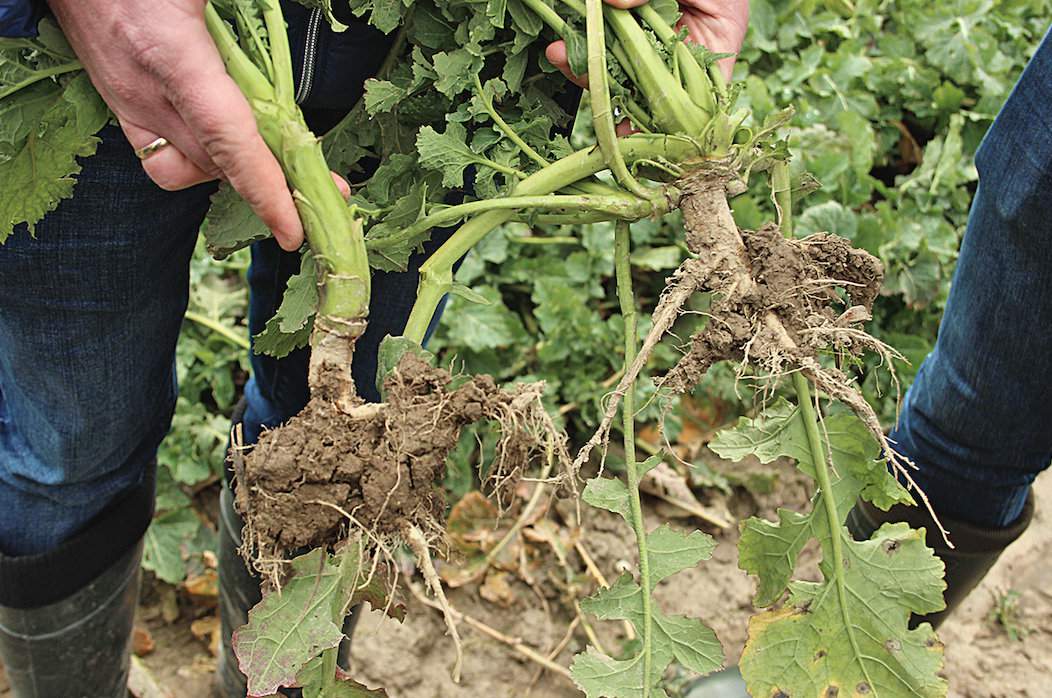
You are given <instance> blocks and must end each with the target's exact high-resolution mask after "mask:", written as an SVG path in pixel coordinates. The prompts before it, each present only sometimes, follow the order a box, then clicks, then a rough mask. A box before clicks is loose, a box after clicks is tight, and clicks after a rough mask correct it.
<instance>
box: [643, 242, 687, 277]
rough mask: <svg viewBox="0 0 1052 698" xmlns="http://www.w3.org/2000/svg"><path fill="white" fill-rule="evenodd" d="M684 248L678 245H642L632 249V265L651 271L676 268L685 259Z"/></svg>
mask: <svg viewBox="0 0 1052 698" xmlns="http://www.w3.org/2000/svg"><path fill="white" fill-rule="evenodd" d="M683 256H684V254H683V250H682V249H680V247H679V246H678V245H663V246H661V247H641V248H639V249H637V250H633V251H632V259H631V261H632V266H635V267H640V268H642V269H649V270H650V271H662V270H665V269H675V268H676V267H678V266H679V263H680V262H682V261H683Z"/></svg>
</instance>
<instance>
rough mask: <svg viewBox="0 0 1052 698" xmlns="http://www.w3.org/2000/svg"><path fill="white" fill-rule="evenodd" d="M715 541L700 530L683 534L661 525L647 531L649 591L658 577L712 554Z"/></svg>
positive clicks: (694, 563)
mask: <svg viewBox="0 0 1052 698" xmlns="http://www.w3.org/2000/svg"><path fill="white" fill-rule="evenodd" d="M715 548H716V541H715V540H713V538H712V536H710V535H708V534H707V533H703V532H702V531H691V532H690V533H685V532H683V531H677V530H675V529H673V528H672V527H670V526H669V525H668V524H664V525H662V526H659V527H658V528H656V529H654V530H653V531H651V532H650V533H648V534H647V554H648V556H649V558H650V585H651V590H653V588H654V587H656V586H657V585H658V582H660V581H661V580H662V579H666V578H668V577H671V576H672V575H674V574H676V573H677V572H682V571H683V570H686V569H690V568H692V567H694V566H695V565H697V564H698V563H699V562H701V561H702V560H708V559H709V558H710V557H712V551H713V550H714V549H715Z"/></svg>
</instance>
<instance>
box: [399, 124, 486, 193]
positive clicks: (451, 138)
mask: <svg viewBox="0 0 1052 698" xmlns="http://www.w3.org/2000/svg"><path fill="white" fill-rule="evenodd" d="M466 141H467V130H466V129H465V128H464V126H463V125H462V124H458V123H456V122H452V123H449V124H448V125H447V126H446V131H445V133H438V132H437V131H435V129H433V128H432V127H430V126H424V127H423V128H421V129H420V132H419V134H418V135H417V137H416V148H417V152H418V153H419V156H420V164H421V165H422V166H423V167H426V168H427V169H429V170H434V171H436V172H441V173H442V184H443V186H447V187H462V186H464V170H466V169H467V168H468V167H470V166H471V165H482V166H486V167H494V168H495V169H502V168H501V166H500V165H499V164H497V163H495V162H493V161H491V160H489V159H488V158H486V157H485V156H483V155H480V154H479V153H476V152H475V151H474V150H472V149H471V148H470V147H469V146H468V145H467V142H466Z"/></svg>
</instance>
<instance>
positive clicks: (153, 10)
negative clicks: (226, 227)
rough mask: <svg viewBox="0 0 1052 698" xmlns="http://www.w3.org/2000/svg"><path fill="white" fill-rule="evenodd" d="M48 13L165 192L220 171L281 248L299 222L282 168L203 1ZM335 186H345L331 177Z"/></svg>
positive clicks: (74, 3) (85, 2) (72, 5)
mask: <svg viewBox="0 0 1052 698" xmlns="http://www.w3.org/2000/svg"><path fill="white" fill-rule="evenodd" d="M49 4H50V6H51V9H52V11H53V12H54V13H55V16H56V17H57V19H58V22H59V24H60V25H61V26H62V29H63V30H64V31H65V33H66V36H67V38H68V39H69V42H70V44H71V45H72V47H73V49H74V50H75V51H76V53H77V57H78V58H79V59H80V61H81V63H83V65H84V68H85V69H86V70H87V73H88V75H89V76H90V77H91V81H92V83H94V85H95V87H96V89H98V91H99V93H100V94H101V95H102V98H103V99H104V100H105V101H106V104H107V105H109V107H110V109H111V110H112V111H113V113H114V114H115V115H116V116H117V120H118V121H119V122H120V125H121V128H122V129H123V130H124V135H125V136H126V137H127V138H128V141H129V142H130V143H131V145H132V147H133V148H135V149H137V150H138V149H141V148H143V147H144V146H147V145H148V144H150V143H153V142H154V141H156V140H157V138H159V137H162V136H163V137H164V138H165V139H166V140H167V141H168V143H169V144H170V145H168V146H164V147H161V148H160V149H158V150H156V151H155V152H154V153H153V154H151V155H149V156H147V157H146V158H145V159H143V161H142V165H143V168H144V169H145V170H146V173H147V174H148V175H149V176H150V179H152V180H153V181H154V182H155V183H156V184H157V185H158V186H160V187H161V188H163V189H167V190H169V191H175V190H179V189H185V188H187V187H190V186H193V185H195V184H200V183H201V182H207V181H210V180H213V179H217V178H222V179H225V180H227V181H229V182H230V184H231V185H232V186H233V187H234V189H236V190H237V191H238V193H239V194H241V196H242V197H243V198H244V199H245V201H247V202H248V204H249V205H250V206H251V207H252V210H253V211H255V212H256V215H258V216H259V217H260V219H261V220H262V221H263V223H265V224H266V226H267V227H268V228H270V230H271V231H272V232H273V233H274V237H275V238H276V239H277V241H278V244H280V245H281V247H283V248H284V249H286V250H294V249H297V248H298V247H299V246H300V245H301V244H302V242H303V226H302V224H301V223H300V219H299V215H298V214H297V212H296V207H295V205H294V204H293V201H292V195H291V193H290V192H289V188H288V185H287V184H286V182H285V175H284V173H283V172H282V171H281V166H280V165H279V164H278V161H277V160H276V159H275V158H274V155H273V154H272V153H271V152H270V150H269V149H268V148H267V146H266V144H265V143H264V142H263V138H262V137H261V136H260V135H259V130H258V128H257V127H256V121H255V118H254V117H253V115H252V110H251V108H250V107H249V105H248V101H247V100H246V99H245V97H244V95H243V94H242V93H241V91H240V90H239V89H238V87H237V85H236V84H235V83H234V81H233V80H232V79H231V78H230V77H229V76H228V75H227V72H226V69H225V68H224V66H223V61H222V59H221V58H220V56H219V52H218V50H217V49H216V47H215V44H214V43H213V41H212V37H211V35H210V34H209V33H208V29H207V28H206V26H205V19H204V8H205V0H123V1H122V2H113V1H112V0H50V2H49ZM337 181H338V184H342V185H343V186H342V187H341V188H344V190H345V193H348V190H347V189H346V187H347V185H346V183H344V182H343V180H341V179H338V178H337Z"/></svg>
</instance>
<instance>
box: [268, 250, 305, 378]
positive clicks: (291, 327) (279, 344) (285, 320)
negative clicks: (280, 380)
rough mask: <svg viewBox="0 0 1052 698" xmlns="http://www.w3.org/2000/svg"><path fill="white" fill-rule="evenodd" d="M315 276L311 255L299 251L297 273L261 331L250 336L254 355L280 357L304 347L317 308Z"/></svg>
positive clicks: (290, 280) (290, 279) (291, 278)
mask: <svg viewBox="0 0 1052 698" xmlns="http://www.w3.org/2000/svg"><path fill="white" fill-rule="evenodd" d="M315 277H316V270H315V265H314V257H313V255H311V253H310V252H309V251H308V252H305V253H304V254H303V257H302V260H301V262H300V271H299V273H298V274H294V275H293V276H292V277H290V278H289V281H288V285H287V286H286V288H285V295H284V296H282V298H281V305H280V306H278V310H277V312H276V313H275V314H274V317H272V318H270V319H269V320H267V324H266V326H265V327H264V329H263V331H262V332H260V333H259V334H257V335H256V336H255V337H253V338H252V346H253V349H254V350H255V351H256V353H257V354H267V355H269V356H274V357H277V358H281V357H283V356H287V355H288V354H289V353H290V352H292V351H293V350H295V349H298V348H299V347H302V346H306V344H307V342H308V341H309V340H310V333H311V330H312V329H313V324H314V323H313V318H314V312H315V310H316V309H317V307H318V286H317V279H316V278H315Z"/></svg>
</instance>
